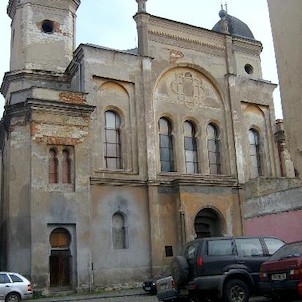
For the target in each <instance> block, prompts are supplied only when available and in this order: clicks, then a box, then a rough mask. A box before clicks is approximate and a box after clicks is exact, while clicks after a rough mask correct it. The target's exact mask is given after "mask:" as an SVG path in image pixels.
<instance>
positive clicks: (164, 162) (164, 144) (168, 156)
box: [159, 118, 174, 172]
mask: <svg viewBox="0 0 302 302" xmlns="http://www.w3.org/2000/svg"><path fill="white" fill-rule="evenodd" d="M159 151H160V164H161V171H163V172H173V171H174V156H173V152H174V151H173V136H172V126H171V123H170V122H169V121H168V120H167V119H165V118H161V119H160V120H159Z"/></svg>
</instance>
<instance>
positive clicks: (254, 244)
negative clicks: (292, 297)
mask: <svg viewBox="0 0 302 302" xmlns="http://www.w3.org/2000/svg"><path fill="white" fill-rule="evenodd" d="M283 245H284V242H283V241H281V240H280V239H277V238H273V237H210V238H202V239H196V240H193V241H191V242H188V243H187V244H186V245H185V246H184V248H183V251H182V253H181V255H180V256H176V257H174V258H173V260H172V264H171V273H172V278H173V283H174V285H175V288H176V289H177V290H176V292H177V294H178V297H177V298H174V301H175V300H180V298H182V297H184V298H187V299H188V300H190V301H210V300H211V299H217V298H218V299H223V301H226V302H247V301H248V299H249V296H250V294H251V293H257V290H258V282H259V271H260V265H261V264H262V263H263V262H264V261H265V260H267V259H268V258H269V256H271V255H272V254H273V253H274V252H275V251H276V250H277V249H279V248H280V247H281V246H283ZM213 297H214V298H213ZM163 300H165V299H163Z"/></svg>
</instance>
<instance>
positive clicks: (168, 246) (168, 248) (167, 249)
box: [165, 245, 173, 257]
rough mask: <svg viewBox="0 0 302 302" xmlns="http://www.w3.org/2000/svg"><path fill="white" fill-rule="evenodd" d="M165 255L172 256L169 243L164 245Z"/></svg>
mask: <svg viewBox="0 0 302 302" xmlns="http://www.w3.org/2000/svg"><path fill="white" fill-rule="evenodd" d="M165 253H166V257H173V247H172V246H171V245H166V246H165Z"/></svg>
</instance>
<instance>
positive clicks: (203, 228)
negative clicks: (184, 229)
mask: <svg viewBox="0 0 302 302" xmlns="http://www.w3.org/2000/svg"><path fill="white" fill-rule="evenodd" d="M194 228H195V233H196V236H197V238H203V237H214V236H222V226H221V220H220V218H219V216H218V215H217V213H216V211H214V210H213V209H211V208H205V209H202V210H201V211H199V212H198V214H197V215H196V217H195V221H194Z"/></svg>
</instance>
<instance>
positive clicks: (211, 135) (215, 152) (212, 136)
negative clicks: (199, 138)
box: [207, 124, 221, 174]
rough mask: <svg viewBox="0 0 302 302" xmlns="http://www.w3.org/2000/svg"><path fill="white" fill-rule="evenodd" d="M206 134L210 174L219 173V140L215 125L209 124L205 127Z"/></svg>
mask: <svg viewBox="0 0 302 302" xmlns="http://www.w3.org/2000/svg"><path fill="white" fill-rule="evenodd" d="M207 135H208V157H209V167H210V174H221V163H220V141H219V133H218V129H217V127H216V126H215V125H213V124H209V125H208V127H207Z"/></svg>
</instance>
